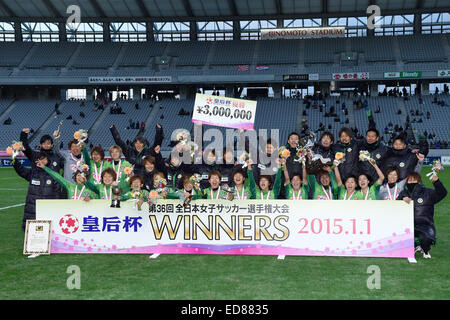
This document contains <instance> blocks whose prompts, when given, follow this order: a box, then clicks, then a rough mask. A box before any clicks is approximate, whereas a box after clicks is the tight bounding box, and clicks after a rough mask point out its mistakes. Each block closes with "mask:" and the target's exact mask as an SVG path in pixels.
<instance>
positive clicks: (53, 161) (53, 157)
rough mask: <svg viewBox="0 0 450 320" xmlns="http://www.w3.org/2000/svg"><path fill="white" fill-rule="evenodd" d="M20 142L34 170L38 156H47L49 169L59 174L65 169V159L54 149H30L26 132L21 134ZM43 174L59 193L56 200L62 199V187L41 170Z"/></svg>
mask: <svg viewBox="0 0 450 320" xmlns="http://www.w3.org/2000/svg"><path fill="white" fill-rule="evenodd" d="M20 141H22V143H23V146H24V149H25V150H24V151H23V153H24V154H25V156H26V157H27V158H28V159H29V160H30V162H31V167H32V168H33V169H36V168H37V167H36V164H35V161H36V157H37V156H38V154H41V153H43V154H45V155H46V156H47V158H48V167H49V168H50V169H51V170H53V171H55V172H57V173H60V171H61V169H64V159H63V158H61V157H59V156H58V155H57V154H56V153H54V152H53V148H52V149H50V150H45V149H42V148H40V149H39V151H36V150H32V149H31V148H30V145H29V143H28V137H27V134H26V133H25V132H21V133H20ZM41 171H42V173H43V174H44V176H45V178H46V179H50V180H51V181H52V186H53V191H54V192H55V194H56V193H58V196H57V197H55V198H54V199H60V193H61V186H60V185H59V184H58V183H57V182H56V181H55V180H54V179H53V178H52V177H51V176H50V175H49V174H48V173H47V172H45V171H44V170H41Z"/></svg>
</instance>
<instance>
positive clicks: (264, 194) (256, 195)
mask: <svg viewBox="0 0 450 320" xmlns="http://www.w3.org/2000/svg"><path fill="white" fill-rule="evenodd" d="M281 171H282V170H281V169H278V171H277V175H276V177H275V182H274V184H273V188H272V190H268V191H263V190H261V189H259V188H258V187H257V186H256V183H255V177H254V176H253V174H249V176H250V186H251V188H253V189H255V190H254V191H253V190H251V192H252V199H260V200H261V199H266V200H270V199H278V195H279V194H280V190H281ZM252 180H253V181H252Z"/></svg>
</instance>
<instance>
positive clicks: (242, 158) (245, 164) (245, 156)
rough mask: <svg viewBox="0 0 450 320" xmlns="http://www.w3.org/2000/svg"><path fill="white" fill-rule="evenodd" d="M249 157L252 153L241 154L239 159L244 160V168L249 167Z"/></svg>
mask: <svg viewBox="0 0 450 320" xmlns="http://www.w3.org/2000/svg"><path fill="white" fill-rule="evenodd" d="M249 159H250V154H248V153H247V152H244V153H243V154H241V156H240V157H239V160H240V161H241V162H242V169H244V168H245V167H247V161H248V160H249Z"/></svg>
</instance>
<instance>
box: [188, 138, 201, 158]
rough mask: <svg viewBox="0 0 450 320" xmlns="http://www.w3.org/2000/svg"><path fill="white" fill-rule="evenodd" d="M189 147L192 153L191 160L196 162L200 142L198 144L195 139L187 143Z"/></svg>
mask: <svg viewBox="0 0 450 320" xmlns="http://www.w3.org/2000/svg"><path fill="white" fill-rule="evenodd" d="M187 148H188V149H189V152H190V154H191V162H192V163H193V162H194V158H195V154H196V153H197V151H198V149H199V148H198V144H196V143H195V142H193V141H189V142H188V143H187Z"/></svg>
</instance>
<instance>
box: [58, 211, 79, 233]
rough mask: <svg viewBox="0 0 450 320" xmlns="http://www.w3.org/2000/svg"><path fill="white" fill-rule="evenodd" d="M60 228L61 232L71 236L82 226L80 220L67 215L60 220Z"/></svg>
mask: <svg viewBox="0 0 450 320" xmlns="http://www.w3.org/2000/svg"><path fill="white" fill-rule="evenodd" d="M59 226H60V227H61V231H62V232H63V233H65V234H71V233H75V232H77V230H78V228H79V227H80V224H79V222H78V219H77V218H75V217H74V216H73V215H71V214H66V215H65V216H64V217H62V218H61V219H60V220H59Z"/></svg>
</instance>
